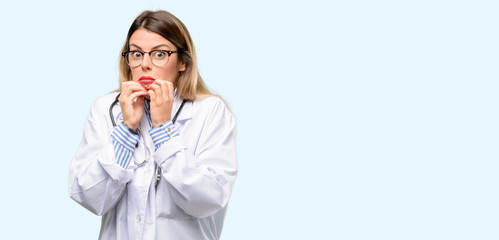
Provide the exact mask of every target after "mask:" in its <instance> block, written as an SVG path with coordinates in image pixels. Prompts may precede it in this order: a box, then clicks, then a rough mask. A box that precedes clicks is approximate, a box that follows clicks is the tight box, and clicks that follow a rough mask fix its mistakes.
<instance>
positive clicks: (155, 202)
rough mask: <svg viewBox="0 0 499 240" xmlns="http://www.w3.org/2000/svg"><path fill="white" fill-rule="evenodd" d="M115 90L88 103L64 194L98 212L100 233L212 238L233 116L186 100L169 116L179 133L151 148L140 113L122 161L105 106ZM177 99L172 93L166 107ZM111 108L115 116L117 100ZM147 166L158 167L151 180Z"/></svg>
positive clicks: (212, 102) (231, 169) (227, 175)
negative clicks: (129, 153) (127, 157)
mask: <svg viewBox="0 0 499 240" xmlns="http://www.w3.org/2000/svg"><path fill="white" fill-rule="evenodd" d="M116 95H117V93H112V94H108V95H106V96H103V97H101V98H99V99H97V100H96V101H95V102H94V104H93V105H92V109H91V112H90V114H89V116H88V119H87V121H86V122H85V125H84V132H83V140H82V142H81V144H80V146H79V148H78V150H77V152H76V154H75V156H74V158H73V161H72V162H71V165H70V168H69V195H70V197H71V198H72V199H74V200H75V201H76V202H78V203H79V204H81V205H82V206H83V207H85V208H87V209H88V210H90V211H91V212H93V213H95V214H97V215H102V226H101V232H100V239H106V240H107V239H120V240H125V239H130V240H138V239H175V240H187V239H195V240H200V239H219V238H220V234H221V230H222V225H223V221H224V217H225V211H226V208H227V204H228V201H229V197H230V195H231V192H232V187H233V185H234V181H235V179H236V174H237V163H236V145H235V139H236V137H235V119H234V117H233V115H232V114H231V112H230V111H229V110H228V109H227V108H226V107H225V104H224V102H223V101H222V100H221V99H219V98H217V97H207V98H204V99H201V100H196V101H194V102H186V104H185V106H184V107H183V109H182V111H181V112H180V114H179V116H178V118H177V121H176V123H175V127H176V128H177V129H178V130H179V132H180V136H177V137H174V138H172V139H171V140H169V141H168V142H166V143H165V144H163V145H162V146H161V147H160V148H158V149H157V150H156V151H155V150H154V145H153V142H152V139H151V137H150V136H149V134H148V131H149V129H150V126H149V122H148V120H147V117H145V116H144V117H143V118H142V121H141V123H140V129H141V137H140V140H139V144H138V147H137V148H136V149H135V152H134V154H133V157H132V162H131V164H130V166H129V167H128V168H127V169H124V168H122V167H121V166H119V165H118V164H117V163H116V161H115V157H114V149H113V144H112V139H111V133H112V131H113V128H114V127H113V125H112V122H111V118H110V115H109V107H110V105H111V103H112V102H113V101H114V99H115V97H116ZM180 102H181V101H179V100H178V99H175V101H174V104H173V111H172V112H173V113H174V112H176V110H177V109H178V107H179V105H180ZM113 113H114V116H115V121H116V123H121V122H122V121H123V117H122V114H121V107H120V104H119V103H118V104H116V105H115V107H114V108H113ZM173 113H172V115H173ZM155 166H160V168H161V170H162V172H161V180H160V181H159V182H158V184H157V186H155V182H156V178H155V175H156V174H155ZM82 231H83V230H82Z"/></svg>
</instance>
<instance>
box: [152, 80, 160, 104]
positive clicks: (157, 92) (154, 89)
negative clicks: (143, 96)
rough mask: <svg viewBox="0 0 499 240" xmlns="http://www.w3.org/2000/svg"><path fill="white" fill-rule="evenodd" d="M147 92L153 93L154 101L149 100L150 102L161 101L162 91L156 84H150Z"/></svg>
mask: <svg viewBox="0 0 499 240" xmlns="http://www.w3.org/2000/svg"><path fill="white" fill-rule="evenodd" d="M149 91H152V92H154V95H155V98H154V100H153V99H152V98H151V101H154V102H158V101H162V96H163V95H162V94H163V93H162V92H163V90H162V89H161V86H160V85H158V84H157V83H156V82H154V83H152V84H151V85H149Z"/></svg>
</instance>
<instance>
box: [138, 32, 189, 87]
mask: <svg viewBox="0 0 499 240" xmlns="http://www.w3.org/2000/svg"><path fill="white" fill-rule="evenodd" d="M129 42H130V51H142V52H150V51H153V50H170V51H177V48H176V47H175V46H174V45H173V44H172V43H171V42H170V41H168V40H166V39H165V38H163V37H162V36H161V35H159V34H157V33H154V32H151V31H148V30H146V29H143V28H140V29H138V30H136V31H135V32H134V33H133V34H132V36H131V37H130V41H129ZM130 70H131V73H132V80H133V81H135V82H139V79H140V78H143V77H152V78H154V79H160V80H166V81H169V82H172V83H173V84H174V86H175V85H176V82H177V79H178V77H179V72H182V71H185V63H184V62H181V61H179V60H178V53H172V54H171V55H170V57H169V58H168V63H166V64H165V65H163V66H156V65H154V64H153V63H152V61H151V56H150V55H149V54H147V53H146V54H144V56H143V59H142V64H140V65H139V66H137V67H131V66H130Z"/></svg>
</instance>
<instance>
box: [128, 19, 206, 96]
mask: <svg viewBox="0 0 499 240" xmlns="http://www.w3.org/2000/svg"><path fill="white" fill-rule="evenodd" d="M139 28H143V29H146V30H148V31H151V32H154V33H157V34H159V35H160V36H162V37H164V38H165V39H166V40H168V41H170V42H171V43H172V44H173V45H175V47H177V49H178V59H179V60H180V61H183V62H185V64H186V70H185V71H184V72H181V73H180V77H179V78H178V80H177V83H176V86H177V94H178V96H179V97H181V98H183V99H186V100H190V101H193V100H195V99H197V98H202V97H206V96H210V95H214V94H213V93H211V92H210V91H209V90H208V88H207V87H206V85H205V83H204V82H203V79H202V78H201V75H200V74H199V71H198V68H197V60H196V50H195V49H194V43H193V41H192V39H191V35H190V34H189V31H188V30H187V28H186V27H185V25H184V24H183V23H182V22H181V21H180V20H179V19H178V18H177V17H175V16H174V15H173V14H171V13H169V12H167V11H163V10H161V11H155V12H153V11H144V12H142V13H141V14H140V15H139V16H138V17H137V18H136V19H135V20H134V21H133V23H132V25H131V26H130V29H129V30H128V35H127V38H126V41H125V44H124V45H123V48H122V49H121V52H126V51H128V50H129V49H130V37H131V36H132V34H133V33H134V32H135V31H136V30H137V29H139ZM130 80H132V74H131V71H130V67H129V66H128V64H127V63H126V60H125V59H124V58H120V89H119V91H121V83H122V82H126V81H130Z"/></svg>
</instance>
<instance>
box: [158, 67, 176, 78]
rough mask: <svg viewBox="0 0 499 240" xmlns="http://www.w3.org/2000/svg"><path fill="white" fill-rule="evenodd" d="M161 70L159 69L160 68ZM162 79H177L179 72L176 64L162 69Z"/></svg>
mask: <svg viewBox="0 0 499 240" xmlns="http://www.w3.org/2000/svg"><path fill="white" fill-rule="evenodd" d="M158 70H159V69H158ZM158 75H160V76H161V78H162V79H165V80H168V81H175V80H176V79H177V77H178V72H177V69H176V68H175V65H168V66H166V67H164V68H162V69H161V70H160V74H158Z"/></svg>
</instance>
